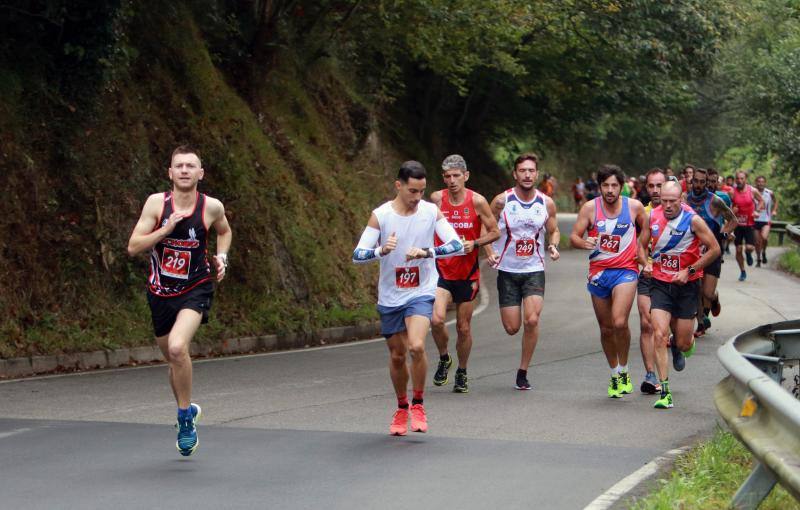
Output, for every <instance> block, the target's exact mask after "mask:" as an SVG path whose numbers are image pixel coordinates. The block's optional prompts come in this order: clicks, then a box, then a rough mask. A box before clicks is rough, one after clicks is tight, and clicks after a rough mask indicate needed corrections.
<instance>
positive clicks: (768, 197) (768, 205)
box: [756, 188, 772, 222]
mask: <svg viewBox="0 0 800 510" xmlns="http://www.w3.org/2000/svg"><path fill="white" fill-rule="evenodd" d="M756 191H758V189H757V188H756ZM761 198H763V199H764V210H763V211H761V212H760V213H759V214H758V217H757V218H756V221H765V222H766V221H770V220H772V190H770V189H769V188H764V193H761Z"/></svg>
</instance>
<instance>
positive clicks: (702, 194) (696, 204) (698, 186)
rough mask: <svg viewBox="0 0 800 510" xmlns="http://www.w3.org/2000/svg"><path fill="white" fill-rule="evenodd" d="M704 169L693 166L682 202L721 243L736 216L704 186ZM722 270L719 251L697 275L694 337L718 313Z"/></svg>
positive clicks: (734, 223)
mask: <svg viewBox="0 0 800 510" xmlns="http://www.w3.org/2000/svg"><path fill="white" fill-rule="evenodd" d="M706 177H707V173H706V169H705V168H695V170H694V177H693V178H692V185H691V192H690V193H689V194H688V195H687V196H686V204H687V205H688V206H689V207H691V208H692V209H694V212H695V213H697V214H698V215H699V216H700V217H701V218H702V219H703V220H705V222H706V225H708V228H709V229H710V230H711V233H712V234H714V238H715V239H716V240H717V243H721V242H722V241H723V239H725V238H727V237H728V234H730V233H731V232H733V229H734V228H736V215H735V214H733V211H731V210H730V208H728V206H727V205H725V202H724V201H723V200H722V199H721V198H720V197H719V196H717V195H716V194H715V193H714V192H713V191H710V190H709V189H708V187H707V184H708V181H707V179H706ZM721 272H722V253H721V252H720V255H719V257H717V258H715V259H714V260H712V261H711V262H709V264H708V265H707V266H706V267H705V270H704V271H703V276H702V277H701V278H700V299H699V300H698V304H697V305H698V309H697V311H698V315H697V331H696V332H695V336H702V335H704V334H705V332H706V330H707V329H708V328H709V327H710V326H711V320H710V319H709V318H708V313H709V312H711V313H712V314H713V315H714V317H716V316H718V315H719V313H720V311H721V307H720V304H719V295H718V294H717V282H718V281H719V275H720V273H721Z"/></svg>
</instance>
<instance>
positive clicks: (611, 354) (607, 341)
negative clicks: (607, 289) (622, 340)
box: [592, 294, 619, 369]
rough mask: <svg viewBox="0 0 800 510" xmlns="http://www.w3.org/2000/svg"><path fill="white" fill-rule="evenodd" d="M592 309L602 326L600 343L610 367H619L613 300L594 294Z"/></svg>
mask: <svg viewBox="0 0 800 510" xmlns="http://www.w3.org/2000/svg"><path fill="white" fill-rule="evenodd" d="M592 307H594V314H595V316H596V317H597V324H598V325H599V326H600V343H601V345H602V346H603V353H605V355H606V360H607V361H608V366H609V367H611V368H612V369H615V368H617V365H619V356H618V355H617V342H616V338H615V331H614V320H613V315H612V313H611V299H610V298H609V299H603V298H599V297H597V296H595V295H594V294H592Z"/></svg>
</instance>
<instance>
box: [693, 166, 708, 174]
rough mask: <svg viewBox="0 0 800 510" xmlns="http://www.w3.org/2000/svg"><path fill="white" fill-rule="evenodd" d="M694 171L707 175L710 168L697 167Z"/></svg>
mask: <svg viewBox="0 0 800 510" xmlns="http://www.w3.org/2000/svg"><path fill="white" fill-rule="evenodd" d="M694 173H696V174H706V176H708V170H706V169H705V168H695V169H694Z"/></svg>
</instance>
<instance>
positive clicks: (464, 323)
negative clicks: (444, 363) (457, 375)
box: [456, 301, 475, 369]
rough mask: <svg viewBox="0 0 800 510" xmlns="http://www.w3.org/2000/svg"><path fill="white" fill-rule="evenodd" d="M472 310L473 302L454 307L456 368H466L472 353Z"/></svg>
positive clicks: (473, 307)
mask: <svg viewBox="0 0 800 510" xmlns="http://www.w3.org/2000/svg"><path fill="white" fill-rule="evenodd" d="M474 309H475V302H474V301H465V302H463V303H458V304H457V305H456V330H457V331H458V340H457V341H456V352H458V368H463V369H466V368H467V362H468V361H469V353H470V352H471V351H472V312H473V310H474Z"/></svg>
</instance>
